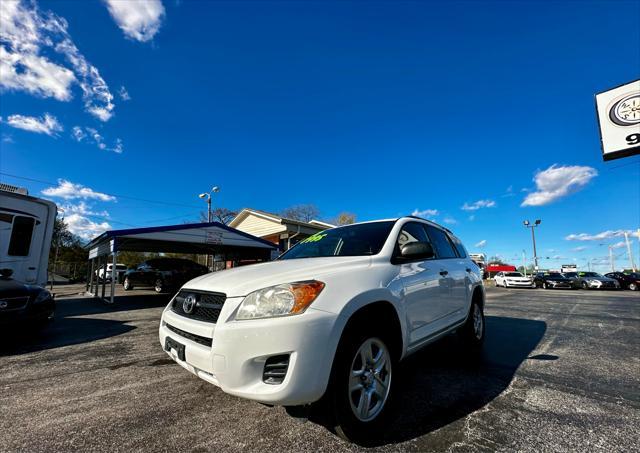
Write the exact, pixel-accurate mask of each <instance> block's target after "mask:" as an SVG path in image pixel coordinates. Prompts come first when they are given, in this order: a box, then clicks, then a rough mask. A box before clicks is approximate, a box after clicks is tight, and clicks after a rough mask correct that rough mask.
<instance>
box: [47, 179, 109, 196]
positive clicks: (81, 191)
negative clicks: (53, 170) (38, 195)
mask: <svg viewBox="0 0 640 453" xmlns="http://www.w3.org/2000/svg"><path fill="white" fill-rule="evenodd" d="M42 194H43V195H47V196H49V197H58V198H63V199H65V200H74V199H85V200H88V199H94V200H100V201H116V197H114V196H112V195H108V194H106V193H102V192H96V191H94V190H93V189H90V188H89V187H85V186H83V185H81V184H74V183H72V182H70V181H67V180H65V179H59V180H58V186H57V187H48V188H46V189H44V190H43V191H42Z"/></svg>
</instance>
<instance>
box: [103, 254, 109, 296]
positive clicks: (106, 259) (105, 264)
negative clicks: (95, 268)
mask: <svg viewBox="0 0 640 453" xmlns="http://www.w3.org/2000/svg"><path fill="white" fill-rule="evenodd" d="M108 261H109V256H108V255H105V256H104V263H103V264H102V299H103V300H104V292H105V288H106V287H107V262H108Z"/></svg>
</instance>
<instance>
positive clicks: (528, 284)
mask: <svg viewBox="0 0 640 453" xmlns="http://www.w3.org/2000/svg"><path fill="white" fill-rule="evenodd" d="M493 280H494V282H495V284H496V286H502V287H504V288H517V287H520V288H545V289H560V288H565V289H580V288H581V289H629V290H631V291H638V290H639V289H640V274H639V273H635V272H632V273H628V274H625V273H622V272H610V273H608V274H605V275H601V274H598V273H597V272H565V273H559V272H554V273H542V272H541V273H538V274H535V275H534V276H533V277H525V276H524V275H522V274H521V273H520V272H498V273H497V274H496V275H495V277H494V278H493Z"/></svg>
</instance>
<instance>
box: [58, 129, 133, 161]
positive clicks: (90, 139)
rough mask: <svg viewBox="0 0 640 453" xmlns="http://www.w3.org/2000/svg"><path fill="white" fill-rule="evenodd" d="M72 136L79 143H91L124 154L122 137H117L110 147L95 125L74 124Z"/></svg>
mask: <svg viewBox="0 0 640 453" xmlns="http://www.w3.org/2000/svg"><path fill="white" fill-rule="evenodd" d="M71 136H72V137H73V138H74V139H75V140H76V141H77V142H79V143H80V142H84V143H91V144H94V145H96V146H97V147H98V148H99V149H102V150H105V151H113V152H114V153H117V154H122V151H123V150H124V145H123V143H122V139H120V138H116V139H115V141H114V142H113V146H111V147H109V146H107V144H106V143H105V139H104V137H103V136H102V135H101V134H100V133H99V132H98V130H97V129H95V128H93V127H85V128H82V127H80V126H74V127H73V129H72V131H71Z"/></svg>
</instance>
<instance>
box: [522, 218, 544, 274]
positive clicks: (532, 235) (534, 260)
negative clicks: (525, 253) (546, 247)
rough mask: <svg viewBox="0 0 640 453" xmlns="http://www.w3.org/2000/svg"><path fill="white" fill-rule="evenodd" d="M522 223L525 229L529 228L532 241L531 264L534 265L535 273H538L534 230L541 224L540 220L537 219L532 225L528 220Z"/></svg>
mask: <svg viewBox="0 0 640 453" xmlns="http://www.w3.org/2000/svg"><path fill="white" fill-rule="evenodd" d="M522 223H523V224H524V226H525V228H531V240H532V241H533V263H534V268H535V270H536V272H537V271H538V252H537V251H536V234H535V232H534V229H535V228H536V227H537V226H539V225H540V223H542V220H540V219H537V220H536V221H535V222H533V225H532V224H531V222H529V221H528V220H525V221H524V222H522Z"/></svg>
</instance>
